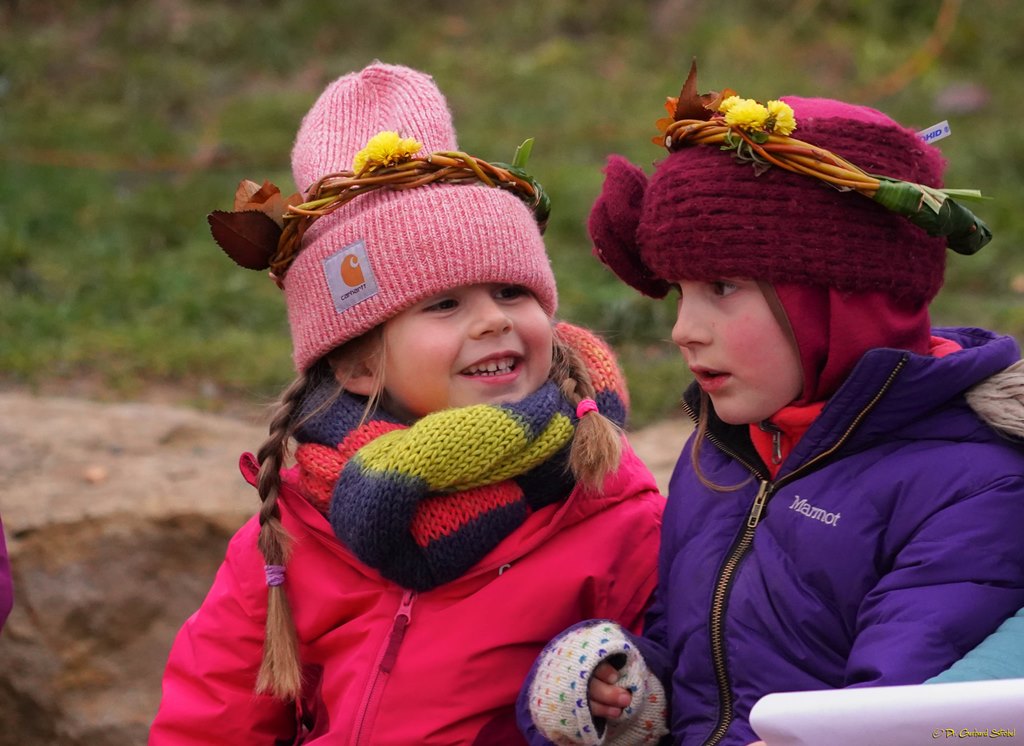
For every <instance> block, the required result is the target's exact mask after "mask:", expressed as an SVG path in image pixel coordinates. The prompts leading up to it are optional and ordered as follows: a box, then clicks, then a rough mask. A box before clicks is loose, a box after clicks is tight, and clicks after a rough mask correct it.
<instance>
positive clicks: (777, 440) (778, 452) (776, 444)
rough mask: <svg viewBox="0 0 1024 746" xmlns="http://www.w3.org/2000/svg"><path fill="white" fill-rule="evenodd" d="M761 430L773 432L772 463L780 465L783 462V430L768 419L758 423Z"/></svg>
mask: <svg viewBox="0 0 1024 746" xmlns="http://www.w3.org/2000/svg"><path fill="white" fill-rule="evenodd" d="M758 427H759V428H761V432H765V433H771V434H772V464H774V465H775V466H778V465H779V464H781V463H782V430H781V429H779V428H778V427H776V426H775V425H774V424H773V423H771V422H769V421H768V420H763V421H762V422H760V423H759V424H758Z"/></svg>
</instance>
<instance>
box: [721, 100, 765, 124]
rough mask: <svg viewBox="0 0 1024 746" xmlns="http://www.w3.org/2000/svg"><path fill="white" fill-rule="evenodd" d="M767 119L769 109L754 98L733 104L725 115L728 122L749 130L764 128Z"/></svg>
mask: <svg viewBox="0 0 1024 746" xmlns="http://www.w3.org/2000/svg"><path fill="white" fill-rule="evenodd" d="M767 121H768V109H766V108H765V107H764V105H763V104H759V103H757V101H755V100H754V99H752V98H745V99H741V100H739V101H737V102H736V103H734V104H732V105H731V106H730V107H729V111H728V112H726V115H725V123H726V124H728V125H729V126H731V127H739V128H740V129H745V130H747V131H751V130H760V129H764V124H765V122H767Z"/></svg>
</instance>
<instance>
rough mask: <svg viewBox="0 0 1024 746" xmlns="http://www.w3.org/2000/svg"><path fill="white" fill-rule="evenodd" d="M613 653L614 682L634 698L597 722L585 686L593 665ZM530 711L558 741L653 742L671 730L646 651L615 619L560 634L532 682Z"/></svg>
mask: <svg viewBox="0 0 1024 746" xmlns="http://www.w3.org/2000/svg"><path fill="white" fill-rule="evenodd" d="M613 656H614V657H615V662H616V663H618V662H620V661H621V660H623V659H625V663H624V664H623V665H621V666H619V680H618V681H617V682H616V686H621V687H622V688H623V689H627V690H629V691H630V692H631V693H632V695H633V701H632V704H630V706H629V707H627V708H626V709H625V710H624V711H623V713H622V715H621V716H619V717H617V718H615V719H612V720H605V721H604V727H603V729H600V728H599V727H598V726H597V725H596V724H595V723H594V717H593V715H592V714H591V712H590V705H589V704H588V702H587V686H588V684H589V683H590V679H591V677H592V676H593V674H594V669H596V668H597V666H598V665H599V664H600V663H601V662H602V661H605V660H607V659H609V658H612V657H613ZM530 714H531V715H532V717H533V722H534V724H535V725H536V726H537V729H538V730H539V731H540V732H541V733H542V734H543V735H544V737H545V738H547V739H548V740H549V741H551V742H552V743H555V744H558V745H559V746H577V745H578V744H585V745H586V746H597V745H600V746H633V745H634V744H653V743H657V742H658V740H659V739H660V738H661V737H662V736H663V735H665V734H666V733H668V728H667V727H666V725H667V720H666V712H665V690H664V688H663V687H662V685H661V682H660V681H658V679H657V677H656V676H654V675H653V674H652V673H651V672H650V671H649V670H648V668H647V664H646V662H644V659H643V656H642V655H640V652H639V651H638V650H637V649H636V648H635V647H634V646H633V644H632V643H630V641H629V639H628V638H627V637H626V635H625V633H624V632H623V631H622V628H621V627H619V625H617V624H615V623H614V622H595V623H594V624H591V625H586V626H583V627H577V628H576V629H573V630H571V631H569V632H567V633H565V634H564V635H562V636H560V637H558V638H556V639H555V640H554V641H552V642H551V644H550V645H548V647H547V648H545V650H544V652H543V653H541V658H540V661H539V662H538V665H537V673H536V675H535V676H534V679H533V682H532V684H531V686H530Z"/></svg>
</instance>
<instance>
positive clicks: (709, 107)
mask: <svg viewBox="0 0 1024 746" xmlns="http://www.w3.org/2000/svg"><path fill="white" fill-rule="evenodd" d="M734 94H735V91H732V90H731V89H727V90H725V91H722V92H721V93H719V92H718V91H710V92H708V93H697V60H696V58H694V60H693V62H692V63H690V74H689V75H687V76H686V82H685V83H683V89H682V90H681V91H680V92H679V99H678V100H677V101H676V110H675V114H674V115H673V116H675V118H676V121H679V120H680V119H699V120H702V121H706V120H708V119H711V115H712V114H714V113H715V112H716V111H718V105H719V104H720V103H721V102H722V100H723V99H724V98H726V97H727V96H732V95H734Z"/></svg>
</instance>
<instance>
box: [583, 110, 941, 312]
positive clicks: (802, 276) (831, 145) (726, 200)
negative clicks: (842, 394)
mask: <svg viewBox="0 0 1024 746" xmlns="http://www.w3.org/2000/svg"><path fill="white" fill-rule="evenodd" d="M783 101H785V102H786V103H787V104H789V105H790V106H791V107H792V108H793V112H794V114H795V117H796V120H797V122H798V125H797V126H798V131H797V133H796V134H797V135H798V136H799V138H800V140H802V141H804V142H807V143H810V144H812V145H814V146H818V147H821V148H823V149H826V150H829V151H831V152H832V153H835V154H836V155H838V156H841V157H843V158H845V159H846V160H848V161H850V162H851V163H854V164H856V165H857V166H859V167H860V168H862V169H863V170H864V171H866V172H868V173H870V174H876V175H882V176H889V177H893V178H895V179H900V180H903V181H909V182H915V183H918V184H924V185H927V186H931V187H941V186H942V183H941V182H942V172H943V170H944V166H945V161H944V160H943V159H942V157H941V156H940V154H939V152H938V150H936V149H935V148H934V147H933V146H930V145H927V144H925V143H924V142H923V141H922V140H921V139H920V138H919V137H918V136H917V134H916V133H915V132H914V131H912V130H909V129H906V128H904V127H902V126H900V125H899V124H897V123H896V122H894V121H893V120H892V119H890V118H889V117H887V116H886V115H885V114H882V113H881V112H879V111H876V110H875V109H871V108H868V107H865V106H855V105H852V104H846V103H843V102H840V101H834V100H830V99H815V98H798V97H787V98H785V99H783ZM605 173H606V179H605V184H604V189H603V191H602V193H601V195H600V197H599V198H598V199H597V201H596V202H595V204H594V207H593V210H592V211H591V214H590V221H589V228H590V235H591V238H592V239H593V242H594V253H595V254H596V255H597V256H598V258H600V259H601V261H602V262H604V263H605V264H606V265H608V266H609V267H610V268H611V269H612V271H614V272H615V273H616V274H617V275H618V276H619V277H620V278H621V279H622V280H623V281H624V282H626V283H627V284H629V285H631V286H633V287H634V288H636V289H637V290H639V291H640V292H642V293H644V294H645V295H650V296H653V297H663V296H664V295H665V294H666V293H667V292H668V289H669V287H670V283H671V282H675V281H677V280H682V279H692V280H716V279H721V278H724V277H745V278H750V279H757V280H765V281H767V282H770V283H773V284H774V283H790V284H809V285H818V286H824V287H830V288H835V289H837V290H840V291H843V292H883V293H886V294H888V295H890V296H891V297H893V298H894V299H895V300H896V301H898V302H899V303H901V304H904V303H905V304H907V305H908V306H919V305H923V304H927V303H928V302H929V301H930V300H931V299H932V298H933V297H934V296H935V294H936V293H937V292H938V290H939V288H940V287H941V286H942V280H943V271H944V268H945V246H946V241H945V239H944V238H942V237H931V236H929V235H928V234H927V233H926V232H925V231H924V230H923V229H922V228H919V227H917V226H915V225H914V224H912V223H911V222H910V221H909V220H907V219H906V218H904V217H901V216H899V215H897V214H895V213H893V212H890V211H889V210H887V209H886V208H885V207H882V206H881V205H879V204H877V203H875V202H873V201H871V200H869V199H865V198H864V197H863V196H860V195H858V194H854V193H845V192H841V191H839V190H838V189H836V188H833V187H831V186H828V185H826V184H824V183H823V182H821V181H819V180H818V179H815V178H812V177H809V176H804V175H801V174H795V173H791V172H789V171H786V170H784V169H781V168H768V169H767V170H766V171H764V172H763V173H761V174H760V175H757V174H755V170H754V168H753V166H752V165H751V164H749V163H740V162H737V161H736V160H735V159H734V158H733V157H732V156H731V154H730V153H728V152H723V151H721V150H720V149H719V148H718V147H717V146H710V145H693V146H690V147H685V148H682V149H679V150H677V151H675V152H673V153H671V154H670V155H669V156H668V157H667V158H665V159H664V160H663V161H661V162H660V163H658V164H657V166H656V168H655V172H654V174H653V176H652V177H651V179H650V181H649V182H648V180H647V178H646V177H645V175H644V174H643V172H642V171H641V170H640V169H639V168H637V167H635V166H633V165H631V164H630V163H628V162H627V161H625V160H624V159H622V158H619V157H615V156H613V157H612V158H611V159H610V160H609V163H608V167H607V169H606V172H605Z"/></svg>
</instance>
